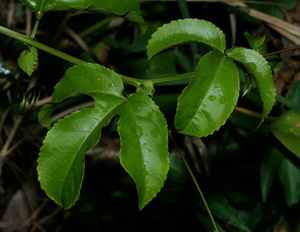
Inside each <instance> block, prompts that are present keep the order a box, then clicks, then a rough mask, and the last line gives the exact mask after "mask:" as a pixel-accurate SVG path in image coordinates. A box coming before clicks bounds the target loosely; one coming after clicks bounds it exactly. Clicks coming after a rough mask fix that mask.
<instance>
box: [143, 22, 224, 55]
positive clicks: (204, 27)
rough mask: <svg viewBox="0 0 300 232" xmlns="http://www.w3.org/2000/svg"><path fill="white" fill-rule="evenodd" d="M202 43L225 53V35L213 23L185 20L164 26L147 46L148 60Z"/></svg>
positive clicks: (155, 33) (154, 34) (153, 35)
mask: <svg viewBox="0 0 300 232" xmlns="http://www.w3.org/2000/svg"><path fill="white" fill-rule="evenodd" d="M189 42H200V43H204V44H207V45H209V46H211V47H213V48H216V49H218V50H219V51H221V52H224V50H225V48H226V41H225V35H224V33H223V31H221V30H220V29H219V28H218V27H216V26H215V25H214V24H212V23H211V22H208V21H205V20H199V19H184V20H177V21H172V22H171V23H169V24H164V25H163V26H162V27H160V28H158V30H157V31H156V32H154V33H153V34H152V37H151V39H150V40H149V42H148V46H147V56H148V60H151V59H152V58H153V57H154V56H155V55H157V54H158V53H160V52H162V51H164V50H166V49H169V48H171V47H174V46H176V45H179V44H183V43H189Z"/></svg>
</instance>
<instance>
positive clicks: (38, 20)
mask: <svg viewBox="0 0 300 232" xmlns="http://www.w3.org/2000/svg"><path fill="white" fill-rule="evenodd" d="M39 24H40V18H39V17H36V21H35V24H34V27H33V29H32V32H31V35H30V38H32V39H33V38H34V37H35V35H36V32H37V29H38V27H39Z"/></svg>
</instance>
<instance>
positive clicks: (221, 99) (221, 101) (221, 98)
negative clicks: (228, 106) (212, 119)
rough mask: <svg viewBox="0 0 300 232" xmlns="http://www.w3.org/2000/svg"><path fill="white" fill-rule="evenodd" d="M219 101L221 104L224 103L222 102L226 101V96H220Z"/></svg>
mask: <svg viewBox="0 0 300 232" xmlns="http://www.w3.org/2000/svg"><path fill="white" fill-rule="evenodd" d="M219 102H220V103H221V104H224V103H225V102H226V98H225V97H223V96H222V97H220V99H219Z"/></svg>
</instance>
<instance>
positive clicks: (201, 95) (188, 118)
mask: <svg viewBox="0 0 300 232" xmlns="http://www.w3.org/2000/svg"><path fill="white" fill-rule="evenodd" d="M238 96H239V75H238V70H237V67H236V66H235V64H234V63H233V61H232V59H230V58H228V57H224V55H223V54H222V53H221V52H220V51H218V50H213V51H211V52H210V53H208V54H206V55H205V56H204V57H203V58H202V59H201V60H200V61H199V63H198V66H197V68H196V72H195V78H194V79H193V80H192V81H191V83H190V84H189V85H188V86H187V87H186V88H185V89H184V90H183V92H182V94H181V95H180V97H179V99H178V107H177V113H176V116H175V127H176V129H177V130H178V131H179V132H180V133H183V134H189V135H193V136H196V137H203V136H208V135H210V134H212V133H213V132H214V131H216V130H218V129H219V128H220V127H221V126H222V125H224V123H225V122H226V120H227V119H228V117H229V116H230V114H231V113H232V111H233V109H234V106H235V105H236V104H237V100H238Z"/></svg>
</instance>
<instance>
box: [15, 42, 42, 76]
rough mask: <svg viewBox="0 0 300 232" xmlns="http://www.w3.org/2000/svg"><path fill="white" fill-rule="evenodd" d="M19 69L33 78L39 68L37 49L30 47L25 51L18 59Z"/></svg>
mask: <svg viewBox="0 0 300 232" xmlns="http://www.w3.org/2000/svg"><path fill="white" fill-rule="evenodd" d="M18 64H19V67H20V68H21V69H22V70H23V71H24V72H25V73H27V75H28V76H31V75H32V73H33V72H34V71H35V70H36V69H37V66H38V51H37V49H36V48H35V47H29V48H28V49H25V50H24V51H23V52H22V53H21V54H20V56H19V59H18Z"/></svg>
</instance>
